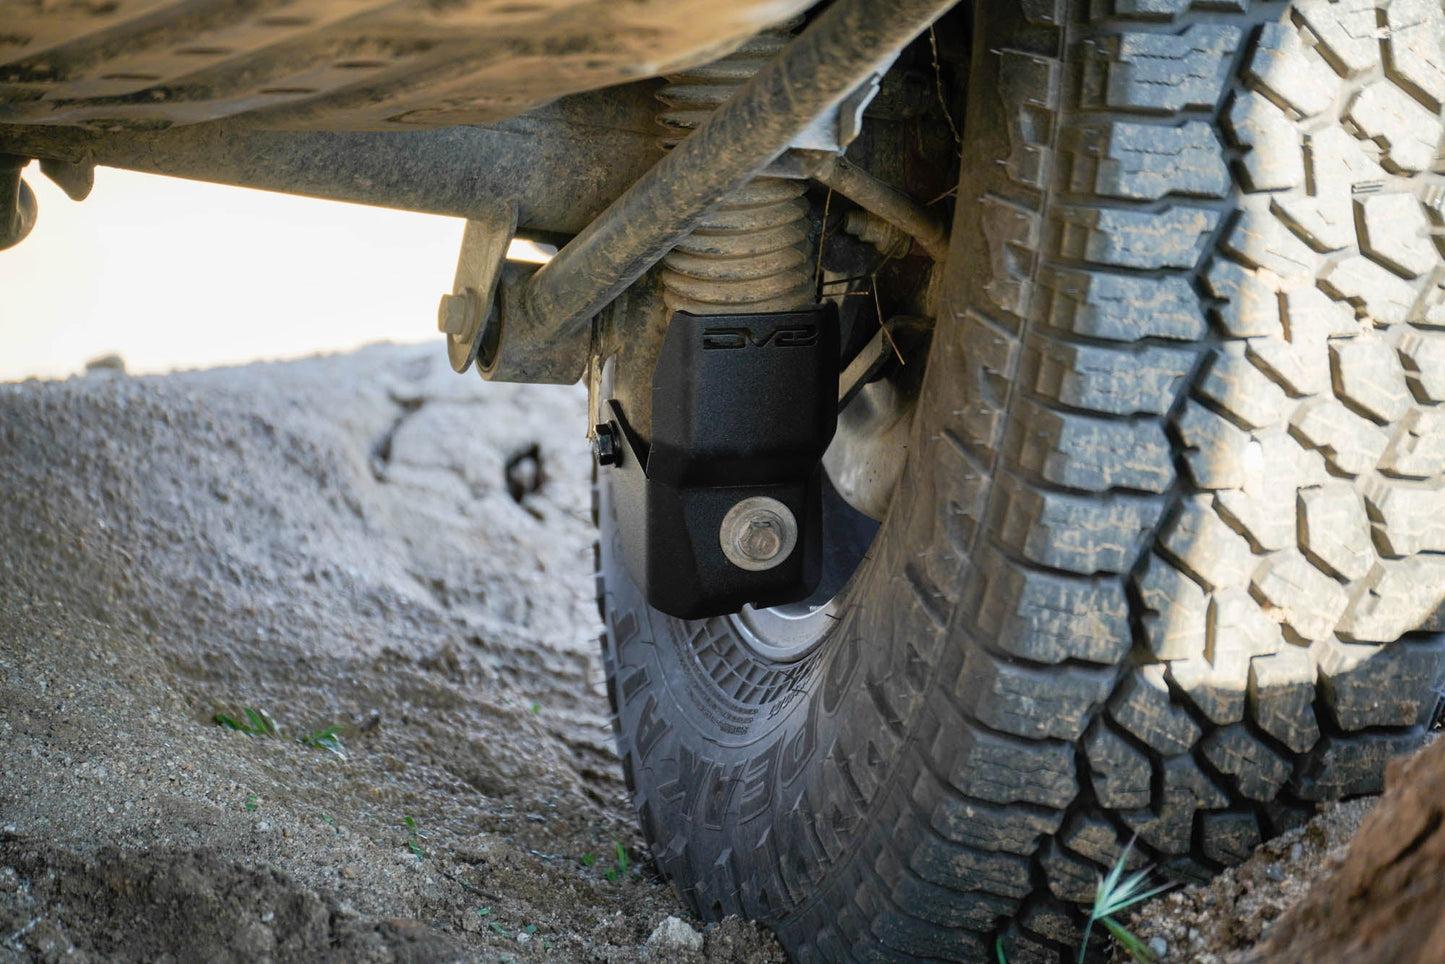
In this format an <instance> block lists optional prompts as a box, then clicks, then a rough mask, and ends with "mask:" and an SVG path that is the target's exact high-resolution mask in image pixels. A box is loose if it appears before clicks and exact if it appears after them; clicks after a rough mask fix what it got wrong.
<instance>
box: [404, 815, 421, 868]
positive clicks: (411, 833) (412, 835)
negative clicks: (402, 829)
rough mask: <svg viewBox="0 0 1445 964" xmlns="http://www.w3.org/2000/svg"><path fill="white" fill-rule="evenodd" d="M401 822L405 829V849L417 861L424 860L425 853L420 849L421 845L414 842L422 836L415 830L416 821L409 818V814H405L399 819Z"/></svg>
mask: <svg viewBox="0 0 1445 964" xmlns="http://www.w3.org/2000/svg"><path fill="white" fill-rule="evenodd" d="M401 822H402V823H403V824H404V825H405V826H406V829H407V835H406V848H407V849H408V850H410V851H411V852H412V853H414V854H416V856H417V859H418V860H425V859H426V851H425V850H423V849H421V845H420V844H418V843H417V842H416V838H417V837H419V836H422V832H421V831H420V830H418V829H417V828H416V821H415V820H413V819H412V818H411V815H410V814H407V815H405V816H403V817H402V818H401Z"/></svg>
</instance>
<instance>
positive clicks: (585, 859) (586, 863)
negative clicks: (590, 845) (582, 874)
mask: <svg viewBox="0 0 1445 964" xmlns="http://www.w3.org/2000/svg"><path fill="white" fill-rule="evenodd" d="M595 863H597V858H596V857H594V856H592V855H591V854H583V855H582V866H583V867H591V866H592V865H593V864H595Z"/></svg>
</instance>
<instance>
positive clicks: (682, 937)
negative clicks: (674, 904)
mask: <svg viewBox="0 0 1445 964" xmlns="http://www.w3.org/2000/svg"><path fill="white" fill-rule="evenodd" d="M647 946H648V947H650V948H652V949H653V950H657V951H662V952H673V953H676V952H678V951H693V952H698V951H701V950H702V935H701V934H699V933H698V932H697V931H696V930H694V929H693V928H692V925H690V924H688V923H687V922H686V921H684V920H683V919H682V918H680V917H664V918H663V919H662V923H661V924H658V925H657V926H656V927H655V928H653V931H652V933H651V934H649V935H648V937H647Z"/></svg>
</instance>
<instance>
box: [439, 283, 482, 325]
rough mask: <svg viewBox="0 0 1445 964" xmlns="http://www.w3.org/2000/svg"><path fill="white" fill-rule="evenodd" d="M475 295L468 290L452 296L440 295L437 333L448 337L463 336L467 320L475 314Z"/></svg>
mask: <svg viewBox="0 0 1445 964" xmlns="http://www.w3.org/2000/svg"><path fill="white" fill-rule="evenodd" d="M475 301H476V294H475V292H473V291H472V290H471V289H470V288H468V289H467V290H466V291H463V292H460V293H458V294H452V295H442V300H441V302H440V303H439V304H438V305H437V331H440V332H445V333H446V334H448V335H456V336H458V337H460V336H463V335H465V334H466V332H467V322H468V320H469V319H470V318H471V317H472V316H474V315H475V314H476V308H475V306H474V304H473V303H474V302H475Z"/></svg>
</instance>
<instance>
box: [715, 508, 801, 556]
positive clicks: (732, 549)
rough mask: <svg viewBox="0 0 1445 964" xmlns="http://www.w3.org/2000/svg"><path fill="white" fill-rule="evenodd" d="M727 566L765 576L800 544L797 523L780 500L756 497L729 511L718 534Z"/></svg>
mask: <svg viewBox="0 0 1445 964" xmlns="http://www.w3.org/2000/svg"><path fill="white" fill-rule="evenodd" d="M718 542H719V543H720V544H721V545H722V551H723V555H725V556H727V558H728V562H731V563H732V564H733V565H735V566H737V567H738V568H739V569H747V570H748V571H750V572H762V571H764V570H767V569H772V568H774V567H776V566H778V565H781V564H782V563H783V561H784V560H786V559H787V558H788V556H790V555H791V554H792V552H793V547H794V546H796V545H797V543H798V522H797V520H796V519H794V518H793V513H792V512H791V511H789V510H788V507H787V506H785V505H783V503H781V502H779V501H778V500H777V499H770V498H768V497H767V496H761V495H755V496H751V497H749V498H746V499H743V500H742V501H741V502H739V503H738V504H737V505H735V506H733V507H732V508H731V509H729V510H728V514H727V515H726V516H724V517H723V521H722V526H721V527H720V529H719V530H718Z"/></svg>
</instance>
